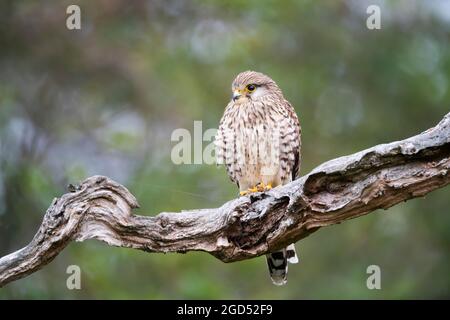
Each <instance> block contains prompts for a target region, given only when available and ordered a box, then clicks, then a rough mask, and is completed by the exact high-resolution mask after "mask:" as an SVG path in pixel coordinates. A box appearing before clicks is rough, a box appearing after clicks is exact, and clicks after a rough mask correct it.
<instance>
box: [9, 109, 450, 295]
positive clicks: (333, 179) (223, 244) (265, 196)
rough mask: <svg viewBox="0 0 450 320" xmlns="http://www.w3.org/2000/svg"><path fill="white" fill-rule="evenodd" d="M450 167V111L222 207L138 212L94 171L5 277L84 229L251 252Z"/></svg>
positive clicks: (406, 192)
mask: <svg viewBox="0 0 450 320" xmlns="http://www.w3.org/2000/svg"><path fill="white" fill-rule="evenodd" d="M449 168H450V113H449V114H447V115H446V117H445V118H444V119H443V120H442V121H441V122H440V123H439V124H438V125H437V126H436V127H434V128H432V129H429V130H427V131H425V132H423V133H421V134H419V135H417V136H414V137H411V138H409V139H406V140H402V141H397V142H393V143H389V144H382V145H378V146H375V147H373V148H370V149H367V150H364V151H361V152H358V153H355V154H353V155H350V156H346V157H341V158H338V159H334V160H331V161H328V162H326V163H324V164H322V165H321V166H319V167H317V168H316V169H314V170H313V171H312V172H310V173H309V174H307V175H305V176H303V177H302V178H300V179H298V180H296V181H294V182H292V183H290V184H288V185H285V186H282V187H278V188H275V189H273V190H271V191H269V192H265V193H255V194H253V195H251V196H248V197H240V198H238V199H235V200H232V201H229V202H227V203H225V204H224V205H223V206H222V207H220V208H217V209H201V210H192V211H183V212H180V213H172V212H163V213H160V214H159V215H157V216H155V217H144V216H137V215H133V214H132V213H131V210H132V209H133V208H136V207H138V203H137V201H136V199H135V198H134V196H133V195H132V194H131V193H130V192H129V191H128V190H127V189H126V188H125V187H123V186H121V185H120V184H118V183H116V182H114V181H112V180H111V179H109V178H107V177H102V176H94V177H91V178H88V179H87V180H85V181H84V182H83V183H81V184H80V185H79V186H77V187H73V188H71V189H72V190H71V192H70V193H67V194H65V195H63V196H62V197H61V198H59V199H55V200H54V201H53V203H52V204H51V206H50V208H49V209H48V210H47V212H46V214H45V216H44V220H43V222H42V225H41V227H40V228H39V230H38V232H37V233H36V235H35V236H34V238H33V240H32V241H31V242H30V244H29V245H27V246H26V247H25V248H23V249H21V250H18V251H16V252H14V253H11V254H9V255H7V256H5V257H3V258H1V259H0V287H1V286H3V285H5V284H7V283H8V282H11V281H13V280H16V279H19V278H22V277H25V276H26V275H29V274H31V273H33V272H35V271H36V270H39V269H40V268H42V267H43V266H44V265H45V264H47V263H49V262H50V261H51V260H52V259H53V258H54V257H55V256H56V255H57V254H58V253H59V252H61V251H62V250H63V249H64V248H65V246H66V245H67V244H68V243H69V242H70V241H84V240H86V239H98V240H100V241H103V242H106V243H107V244H109V245H112V246H119V247H127V248H134V249H140V250H144V251H148V252H183V253H184V252H187V251H193V250H201V251H206V252H209V253H211V254H212V255H214V256H215V257H216V258H218V259H220V260H222V261H224V262H233V261H238V260H243V259H249V258H252V257H256V256H259V255H262V254H264V253H266V252H268V251H272V250H274V249H278V248H281V247H283V246H286V245H287V244H289V243H292V242H296V241H298V240H300V239H302V238H304V237H306V236H308V235H309V234H310V233H312V232H314V231H316V230H317V229H318V228H320V227H324V226H328V225H332V224H336V223H340V222H342V221H344V220H347V219H351V218H355V217H359V216H361V215H364V214H367V213H369V212H372V211H374V210H376V209H379V208H383V209H386V208H389V207H391V206H393V205H395V204H397V203H399V202H401V201H405V200H408V199H412V198H415V197H419V196H423V195H425V194H427V193H428V192H431V191H433V190H435V189H437V188H441V187H443V186H445V185H447V184H449V182H450V173H449Z"/></svg>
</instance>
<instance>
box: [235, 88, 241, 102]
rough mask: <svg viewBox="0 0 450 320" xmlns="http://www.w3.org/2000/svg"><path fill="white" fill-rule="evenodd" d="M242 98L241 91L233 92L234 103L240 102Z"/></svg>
mask: <svg viewBox="0 0 450 320" xmlns="http://www.w3.org/2000/svg"><path fill="white" fill-rule="evenodd" d="M241 96H242V94H241V91H240V90H238V89H236V90H234V91H233V101H236V100H238V99H239V98H240V97H241Z"/></svg>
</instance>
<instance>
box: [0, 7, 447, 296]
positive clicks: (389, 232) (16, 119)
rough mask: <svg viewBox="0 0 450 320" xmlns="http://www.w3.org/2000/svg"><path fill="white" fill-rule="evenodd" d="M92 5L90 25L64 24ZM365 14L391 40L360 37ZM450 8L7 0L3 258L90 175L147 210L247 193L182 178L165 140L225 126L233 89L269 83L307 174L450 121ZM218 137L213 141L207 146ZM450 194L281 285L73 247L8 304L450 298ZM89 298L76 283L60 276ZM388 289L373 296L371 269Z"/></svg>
mask: <svg viewBox="0 0 450 320" xmlns="http://www.w3.org/2000/svg"><path fill="white" fill-rule="evenodd" d="M69 4H78V5H80V7H81V25H82V30H79V31H69V30H67V28H66V23H65V20H66V17H67V15H66V8H67V6H68V5H69ZM369 4H378V5H379V6H380V8H381V26H382V29H381V30H368V29H367V28H366V18H367V16H368V15H367V14H366V9H367V7H368V5H369ZM449 40H450V2H449V1H445V0H442V1H438V0H430V1H427V0H423V1H414V0H404V1H375V0H371V1H360V0H348V1H312V0H311V1H306V0H305V1H259V0H245V1H243V0H242V1H194V0H192V1H189V0H187V1H183V0H175V1H163V0H158V1H143V0H140V1H117V0H101V1H88V0H85V1H77V0H71V1H58V2H57V1H50V0H49V1H17V0H2V1H1V2H0V255H5V254H7V253H10V252H11V251H14V250H16V249H19V248H21V247H22V246H24V245H26V244H27V243H28V242H29V241H30V240H31V238H32V237H33V235H34V233H35V231H36V230H37V228H38V226H39V225H40V223H41V219H42V216H43V214H44V213H45V210H46V208H48V206H49V204H50V203H51V201H52V199H53V198H54V197H58V196H60V195H61V194H63V193H65V192H66V186H67V184H69V183H77V182H79V181H81V180H83V179H85V178H86V177H88V176H90V175H94V174H103V175H107V176H109V177H111V178H113V179H115V180H117V181H118V182H120V183H122V184H124V185H126V186H127V187H128V188H129V189H130V191H132V192H133V193H134V194H135V195H136V196H137V198H138V199H139V202H140V204H141V208H140V209H139V210H137V211H136V213H137V214H141V215H154V214H156V213H158V212H161V211H179V210H182V209H194V208H207V207H217V206H220V205H221V204H223V203H224V202H225V201H227V200H230V199H232V198H234V197H235V196H236V194H237V190H236V188H235V186H234V185H233V184H232V183H231V182H230V181H229V180H228V178H227V175H226V173H225V170H224V169H223V168H216V167H215V166H211V165H206V164H203V165H175V164H173V163H172V161H171V158H170V152H171V148H172V147H173V146H174V145H175V144H176V143H174V142H171V133H172V132H173V130H175V129H177V128H186V129H188V130H189V131H191V132H193V128H194V121H195V120H201V121H203V129H204V130H205V129H207V128H216V127H217V125H218V122H219V119H220V117H221V115H222V112H223V109H224V107H225V105H226V104H227V102H228V100H229V98H230V85H231V81H232V79H233V78H234V76H235V75H236V74H237V73H238V72H240V71H244V70H247V69H254V70H258V71H262V72H264V73H267V74H268V75H270V76H271V77H272V78H273V79H275V80H276V81H277V82H278V84H279V86H280V87H281V88H282V89H283V91H284V93H285V96H286V97H287V99H288V100H290V101H291V102H292V104H293V105H294V106H295V108H296V111H297V113H298V114H299V117H300V119H301V123H302V127H303V165H302V173H303V174H305V173H307V172H308V171H310V170H311V169H312V168H314V167H315V166H317V165H319V164H320V163H322V162H324V161H326V160H329V159H332V158H335V157H338V156H342V155H346V154H350V153H353V152H356V151H359V150H361V149H364V148H367V147H371V146H372V145H376V144H380V143H385V142H390V141H394V140H398V139H403V138H406V137H408V136H411V135H414V134H416V133H419V132H421V131H423V130H425V129H427V128H429V127H431V126H433V125H435V124H436V123H437V122H438V121H439V120H440V119H441V118H442V117H443V115H444V114H446V113H447V112H449V111H450V108H449V106H450V90H449V81H450V46H449ZM206 144H207V142H205V145H206ZM449 205H450V189H449V188H448V187H447V188H443V189H440V190H438V191H436V192H433V193H431V194H429V195H427V196H426V197H425V198H421V199H416V200H412V201H409V202H407V203H403V204H399V205H397V206H395V207H393V208H391V209H389V210H387V211H377V212H376V213H374V214H370V215H368V216H365V217H361V218H358V219H355V220H351V221H348V222H346V223H344V224H341V225H338V226H333V227H328V228H324V229H322V230H320V231H318V232H317V233H315V234H313V235H311V236H310V237H308V238H306V239H304V240H302V241H301V242H300V243H298V244H297V248H298V251H299V252H300V256H301V263H300V264H299V265H296V266H292V267H291V268H290V270H289V283H288V285H287V286H285V287H274V286H272V284H271V282H270V280H269V277H268V273H267V268H266V264H265V259H264V258H263V257H261V258H256V259H253V260H248V261H243V262H238V263H233V264H224V263H222V262H220V261H218V260H216V259H214V258H213V257H212V256H210V255H208V254H205V253H201V252H199V253H189V254H185V255H182V254H167V255H163V254H148V253H144V252H139V251H134V250H129V249H121V248H113V247H108V246H106V245H104V244H102V243H99V242H96V241H88V242H85V243H72V244H70V245H69V246H68V248H66V250H64V251H63V253H62V254H61V255H59V256H58V257H57V258H56V259H55V260H54V261H53V262H52V263H51V264H50V265H48V266H47V267H45V268H44V269H43V270H41V271H39V272H37V273H35V274H33V275H31V276H29V277H27V278H25V279H22V280H19V281H16V282H14V283H11V284H9V285H7V286H6V287H4V288H1V289H0V298H2V299H9V298H26V299H29V298H30V299H37V298H50V299H56V298H62V299H66V298H69V299H77V298H88V299H94V298H95V299H103V298H105V299H107V298H125V299H131V298H135V299H175V298H181V299H183V298H191V299H192V298H206V299H213V298H224V299H231V298H236V299H241V298H242V299H250V298H256V299H266V298H267V299H269V298H271V299H281V298H289V299H303V298H306V299H324V298H327V299H342V298H352V299H381V298H394V299H397V298H450V276H449V275H450V272H449V271H450V214H449V213H450V212H449V210H450V209H449ZM72 264H76V265H78V266H80V268H81V270H82V289H81V290H73V291H70V290H68V289H67V288H66V279H67V277H68V275H67V274H66V268H67V266H68V265H72ZM371 264H376V265H379V266H380V267H381V271H382V289H381V290H368V289H367V287H366V279H367V277H368V275H367V274H366V268H367V266H369V265H371Z"/></svg>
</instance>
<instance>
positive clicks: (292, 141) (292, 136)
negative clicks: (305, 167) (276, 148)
mask: <svg viewBox="0 0 450 320" xmlns="http://www.w3.org/2000/svg"><path fill="white" fill-rule="evenodd" d="M285 103H286V111H287V118H288V124H287V125H288V126H289V128H287V129H286V131H287V132H289V136H288V137H286V141H287V142H286V143H288V150H287V152H289V153H290V154H289V155H288V159H289V161H288V163H287V165H288V167H289V168H290V169H291V170H290V173H291V179H292V180H295V179H297V178H298V177H299V172H300V165H301V127H300V122H299V120H298V117H297V114H296V113H295V109H294V107H293V106H292V105H291V104H290V103H289V101H287V100H285Z"/></svg>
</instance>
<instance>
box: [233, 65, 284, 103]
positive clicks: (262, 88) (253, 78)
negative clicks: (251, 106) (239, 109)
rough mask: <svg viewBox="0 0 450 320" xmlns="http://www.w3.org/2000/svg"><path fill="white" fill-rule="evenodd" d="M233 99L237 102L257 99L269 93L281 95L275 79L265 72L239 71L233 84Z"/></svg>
mask: <svg viewBox="0 0 450 320" xmlns="http://www.w3.org/2000/svg"><path fill="white" fill-rule="evenodd" d="M231 90H232V100H233V101H234V103H236V104H240V103H243V102H247V101H249V100H252V101H257V100H259V99H261V98H263V97H265V96H267V95H280V94H281V90H280V89H279V88H278V86H277V84H276V83H275V81H273V80H272V79H271V78H270V77H268V76H266V75H265V74H263V73H260V72H256V71H244V72H241V73H239V74H238V75H237V76H236V78H235V79H234V81H233V84H232V86H231Z"/></svg>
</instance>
